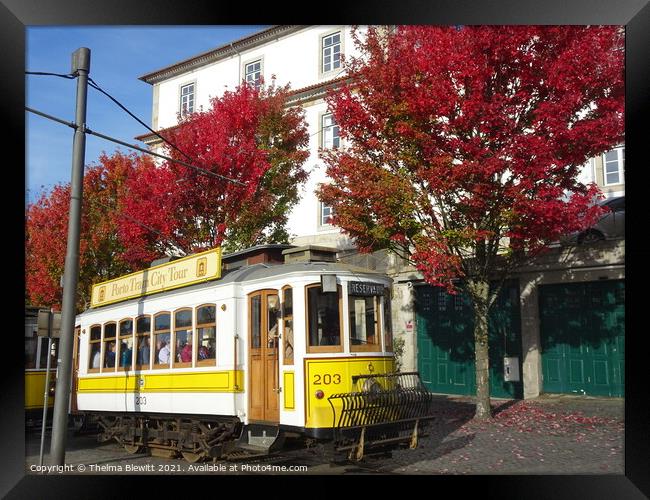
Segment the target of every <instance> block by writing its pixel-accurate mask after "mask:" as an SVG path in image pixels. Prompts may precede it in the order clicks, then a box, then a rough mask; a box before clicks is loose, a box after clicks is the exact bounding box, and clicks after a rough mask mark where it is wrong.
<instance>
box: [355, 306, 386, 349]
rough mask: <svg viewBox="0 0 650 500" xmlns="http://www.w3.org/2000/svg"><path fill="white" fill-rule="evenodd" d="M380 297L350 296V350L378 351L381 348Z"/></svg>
mask: <svg viewBox="0 0 650 500" xmlns="http://www.w3.org/2000/svg"><path fill="white" fill-rule="evenodd" d="M378 299H379V297H377V296H376V295H363V296H359V295H349V296H348V306H349V309H350V350H351V351H376V350H378V349H380V346H379V335H378V333H379V332H378V330H379V307H378V306H379V300H378Z"/></svg>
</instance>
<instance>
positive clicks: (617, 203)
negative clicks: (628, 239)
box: [562, 196, 625, 245]
mask: <svg viewBox="0 0 650 500" xmlns="http://www.w3.org/2000/svg"><path fill="white" fill-rule="evenodd" d="M598 204H599V205H600V206H602V207H605V208H608V209H609V211H608V212H606V213H604V214H603V215H602V216H601V217H600V219H598V222H596V223H595V224H594V225H592V226H591V227H589V228H587V229H585V230H584V231H580V232H575V233H571V234H570V235H568V236H567V237H566V238H563V239H562V243H563V244H565V245H567V244H578V245H582V244H583V243H593V242H595V241H600V240H606V239H607V240H609V239H614V238H625V196H617V197H615V198H608V199H606V200H603V201H600V202H599V203H598Z"/></svg>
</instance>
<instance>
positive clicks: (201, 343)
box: [196, 305, 217, 366]
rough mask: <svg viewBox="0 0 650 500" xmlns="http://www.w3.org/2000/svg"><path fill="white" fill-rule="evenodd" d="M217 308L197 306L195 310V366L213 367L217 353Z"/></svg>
mask: <svg viewBox="0 0 650 500" xmlns="http://www.w3.org/2000/svg"><path fill="white" fill-rule="evenodd" d="M216 314H217V307H216V306H214V305H205V306H199V308H198V309H197V310H196V335H197V341H196V345H197V348H198V350H197V354H196V364H197V366H204V365H214V364H215V361H216V352H217V320H216V317H217V316H216Z"/></svg>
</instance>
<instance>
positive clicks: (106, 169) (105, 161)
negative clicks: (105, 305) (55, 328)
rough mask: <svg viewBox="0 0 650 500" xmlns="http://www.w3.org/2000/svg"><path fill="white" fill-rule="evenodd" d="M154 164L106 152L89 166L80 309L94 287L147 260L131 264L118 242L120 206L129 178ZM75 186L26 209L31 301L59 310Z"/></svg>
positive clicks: (63, 187) (61, 188) (46, 195)
mask: <svg viewBox="0 0 650 500" xmlns="http://www.w3.org/2000/svg"><path fill="white" fill-rule="evenodd" d="M149 165H151V161H150V160H149V159H148V158H142V157H138V156H136V155H127V154H122V153H120V152H116V153H114V154H113V155H111V156H108V155H106V154H102V155H101V157H100V158H99V161H98V163H97V164H95V165H91V166H89V167H87V168H86V171H85V173H84V183H83V186H84V187H83V207H82V219H81V235H80V242H79V284H78V289H77V308H78V310H81V309H83V308H84V306H85V305H86V304H87V303H88V302H89V297H90V291H91V287H92V285H93V284H94V283H97V282H98V281H103V280H106V279H110V278H113V277H115V276H118V275H121V274H125V273H127V272H129V271H131V270H132V267H131V266H132V265H135V266H136V267H138V266H142V265H144V264H145V263H148V261H147V260H146V259H145V260H144V261H143V260H140V261H137V260H132V261H130V262H127V260H126V259H124V258H123V252H124V247H123V246H122V244H121V243H120V241H119V240H118V238H117V228H118V227H119V226H120V223H121V221H122V217H121V216H120V206H119V205H120V202H121V200H122V199H123V198H124V189H125V185H126V180H127V178H128V177H129V176H130V175H132V174H133V172H134V171H136V170H138V169H141V168H145V167H147V166H149ZM69 209H70V185H69V184H66V185H58V186H56V187H55V188H54V189H53V190H52V191H51V192H50V193H43V194H42V196H41V197H40V199H39V200H38V201H37V202H36V203H33V204H31V205H29V206H28V207H27V214H26V234H25V237H26V241H25V250H26V252H25V253H26V256H25V285H26V295H27V296H26V299H27V302H28V303H31V304H35V305H39V306H55V307H60V304H61V300H62V291H63V290H62V288H61V287H60V279H61V276H62V275H63V268H64V263H65V254H66V246H67V237H68V219H69V217H68V211H69Z"/></svg>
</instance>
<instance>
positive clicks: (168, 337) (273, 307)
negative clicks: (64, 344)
mask: <svg viewBox="0 0 650 500" xmlns="http://www.w3.org/2000/svg"><path fill="white" fill-rule="evenodd" d="M282 253H283V254H284V255H281V254H282ZM222 269H223V272H222ZM390 286H391V279H390V278H389V277H387V276H385V275H382V274H379V273H376V272H373V271H371V270H367V269H361V268H356V267H352V266H348V265H344V264H340V263H336V262H334V259H333V255H332V254H328V253H327V252H325V251H324V249H322V248H319V247H301V248H292V247H289V246H287V245H284V246H283V245H267V246H264V247H254V248H253V249H249V250H248V251H243V252H238V253H237V254H231V255H230V256H227V259H224V261H223V263H222V259H221V254H220V250H219V249H214V250H211V251H208V252H203V253H200V254H196V255H192V256H189V257H185V258H183V259H178V260H174V261H171V262H168V263H165V264H162V265H159V266H154V267H151V268H149V269H147V270H145V271H141V272H139V273H134V274H132V275H128V276H125V277H122V278H119V279H117V280H112V281H109V282H105V283H100V284H99V285H95V286H94V287H93V301H92V304H93V306H92V307H91V308H90V309H88V310H86V311H85V312H83V313H82V314H80V315H78V316H77V325H79V328H78V330H77V332H76V335H78V339H77V341H75V344H76V347H75V365H76V366H75V373H74V375H73V393H72V395H71V397H72V401H71V408H72V410H73V413H80V414H84V415H91V416H93V417H94V418H95V419H96V420H97V421H98V423H99V425H100V427H101V428H102V434H101V436H102V439H113V438H114V439H116V440H117V441H118V442H120V443H122V444H123V445H124V447H125V448H126V449H127V450H128V451H130V452H133V453H135V452H137V451H139V450H141V449H143V448H148V449H149V450H151V451H152V452H154V453H156V454H161V453H162V454H167V455H169V456H173V455H176V454H179V453H180V454H182V455H183V456H184V457H185V458H186V459H187V460H190V461H195V460H199V459H202V458H207V457H219V456H229V454H237V453H241V452H242V450H246V451H247V452H249V453H250V452H252V451H258V452H262V453H264V452H269V451H271V450H272V449H275V448H277V447H278V446H280V445H281V443H282V442H283V439H284V438H285V437H287V436H294V437H298V436H301V437H303V438H307V439H309V440H332V439H333V438H335V437H337V436H338V437H339V438H340V439H339V441H337V442H338V443H339V444H341V443H343V444H345V443H346V442H347V443H348V446H347V448H345V449H346V450H351V451H352V452H353V453H354V454H355V456H357V457H360V456H361V455H362V454H363V449H364V447H366V448H367V446H368V444H370V441H371V439H370V434H369V432H367V431H368V429H369V428H371V427H372V428H377V429H380V430H381V432H380V434H379V435H378V438H377V439H376V440H377V442H382V443H392V442H397V441H400V440H401V441H404V439H402V438H400V437H399V436H398V435H397V433H396V431H395V429H396V427H395V426H390V425H389V424H391V423H393V422H394V423H397V424H403V423H404V422H408V423H409V425H410V426H411V427H413V422H415V426H414V427H413V428H412V430H411V431H409V432H410V434H409V435H408V437H407V439H406V441H407V442H409V443H410V444H411V445H412V446H415V442H416V441H415V440H416V438H417V426H418V423H417V422H418V421H420V420H421V419H422V418H426V414H427V407H428V402H429V401H430V399H429V398H428V396H429V394H428V393H426V391H424V390H423V388H422V387H421V384H419V380H416V381H415V382H412V381H411V382H408V381H407V378H408V377H406V376H397V375H393V372H394V368H395V361H394V354H393V350H392V337H391V326H390V325H391V317H390V315H391V313H390ZM104 304H105V305H104ZM416 378H417V377H416ZM387 426H388V427H387ZM411 427H409V428H411ZM367 428H368V429H367ZM342 430H350V431H351V432H350V433H349V434H347V435H344V434H341V433H340V431H342ZM343 448H344V447H343V446H342V449H343Z"/></svg>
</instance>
